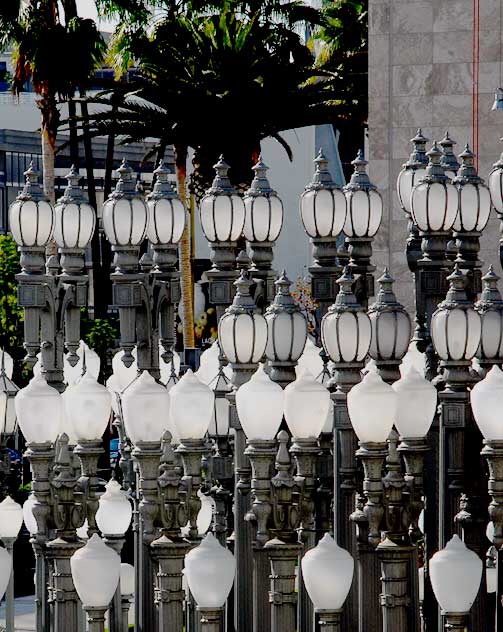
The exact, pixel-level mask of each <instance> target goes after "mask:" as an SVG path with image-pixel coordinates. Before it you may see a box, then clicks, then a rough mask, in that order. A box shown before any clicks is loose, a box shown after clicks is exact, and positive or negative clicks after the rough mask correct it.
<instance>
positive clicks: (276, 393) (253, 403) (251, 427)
mask: <svg viewBox="0 0 503 632" xmlns="http://www.w3.org/2000/svg"><path fill="white" fill-rule="evenodd" d="M283 402H284V395H283V389H282V388H281V386H280V385H279V384H276V382H273V381H272V380H271V379H270V378H269V376H268V375H267V373H266V372H265V371H264V366H263V365H262V364H261V365H260V366H259V368H258V369H257V370H256V371H255V373H254V374H253V375H252V376H251V378H250V380H249V381H248V382H246V384H243V385H242V386H240V387H239V389H238V390H237V392H236V408H237V412H238V417H239V421H240V423H241V427H242V428H243V431H244V433H245V435H246V437H247V439H250V440H253V439H264V440H272V439H274V437H275V436H276V434H277V432H278V430H279V427H280V425H281V420H282V419H283Z"/></svg>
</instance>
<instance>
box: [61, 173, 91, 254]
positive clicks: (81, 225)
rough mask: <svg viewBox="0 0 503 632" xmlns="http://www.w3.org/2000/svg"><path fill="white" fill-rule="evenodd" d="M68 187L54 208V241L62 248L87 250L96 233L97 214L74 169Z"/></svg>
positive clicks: (68, 176) (69, 176) (70, 174)
mask: <svg viewBox="0 0 503 632" xmlns="http://www.w3.org/2000/svg"><path fill="white" fill-rule="evenodd" d="M65 177H66V178H67V179H68V187H67V188H66V190H65V192H64V195H63V196H62V197H60V198H59V200H58V201H57V202H56V205H55V207H54V218H55V223H54V241H55V242H56V243H57V245H58V246H59V247H60V248H79V249H80V248H85V247H86V246H87V245H88V244H89V242H90V241H91V238H92V236H93V233H94V227H95V225H96V213H95V211H94V208H93V207H92V206H91V205H90V204H89V203H88V201H87V200H86V199H85V197H84V196H83V193H82V190H81V189H80V187H79V178H80V176H79V173H78V171H76V170H75V168H74V167H72V168H71V169H70V172H69V173H68V175H67V176H65Z"/></svg>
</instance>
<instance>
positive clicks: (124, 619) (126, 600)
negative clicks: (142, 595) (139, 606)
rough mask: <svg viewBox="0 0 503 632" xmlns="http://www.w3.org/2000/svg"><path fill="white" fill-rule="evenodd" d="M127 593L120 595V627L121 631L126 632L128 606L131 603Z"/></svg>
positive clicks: (127, 626)
mask: <svg viewBox="0 0 503 632" xmlns="http://www.w3.org/2000/svg"><path fill="white" fill-rule="evenodd" d="M129 599H130V596H129V595H123V596H122V627H121V632H128V628H129V608H130V605H131V602H130V600H129Z"/></svg>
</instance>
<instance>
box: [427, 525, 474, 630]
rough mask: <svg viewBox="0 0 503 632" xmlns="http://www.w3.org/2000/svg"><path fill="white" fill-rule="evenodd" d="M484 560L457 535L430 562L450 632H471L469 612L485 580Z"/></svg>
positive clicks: (435, 586)
mask: <svg viewBox="0 0 503 632" xmlns="http://www.w3.org/2000/svg"><path fill="white" fill-rule="evenodd" d="M482 568H483V565H482V560H481V559H480V558H479V557H478V556H477V555H476V554H475V553H474V552H473V551H471V550H470V549H468V548H467V547H466V546H465V544H464V543H463V542H462V540H460V539H459V537H458V536H457V535H454V536H453V537H452V539H451V540H450V541H449V542H448V543H447V545H446V546H445V548H444V549H442V550H441V551H438V552H437V553H435V555H433V557H432V558H431V560H430V579H431V585H432V588H433V592H434V593H435V597H436V599H437V601H438V603H439V605H440V608H441V609H442V616H443V617H444V622H445V630H446V632H455V631H458V632H468V629H469V612H470V608H471V607H472V604H473V602H474V601H475V598H476V596H477V593H478V591H479V587H480V580H481V578H482Z"/></svg>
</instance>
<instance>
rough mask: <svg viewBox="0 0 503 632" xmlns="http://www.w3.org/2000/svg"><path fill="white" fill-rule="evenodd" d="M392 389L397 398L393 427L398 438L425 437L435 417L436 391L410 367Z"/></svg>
mask: <svg viewBox="0 0 503 632" xmlns="http://www.w3.org/2000/svg"><path fill="white" fill-rule="evenodd" d="M392 388H393V390H394V391H395V393H396V394H397V396H398V408H397V414H396V420H395V425H396V427H397V430H398V432H399V433H400V436H402V437H407V438H412V437H425V436H426V435H427V434H428V430H429V429H430V426H431V424H432V422H433V417H434V416H435V411H436V408H437V389H436V388H435V387H434V386H433V384H432V383H431V382H429V381H428V380H427V379H425V378H424V377H423V376H422V375H420V374H419V373H418V371H416V369H415V368H414V367H412V366H411V367H410V368H409V370H408V371H407V373H405V375H404V376H403V377H402V378H401V379H400V380H397V381H396V382H395V383H394V384H393V385H392Z"/></svg>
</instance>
